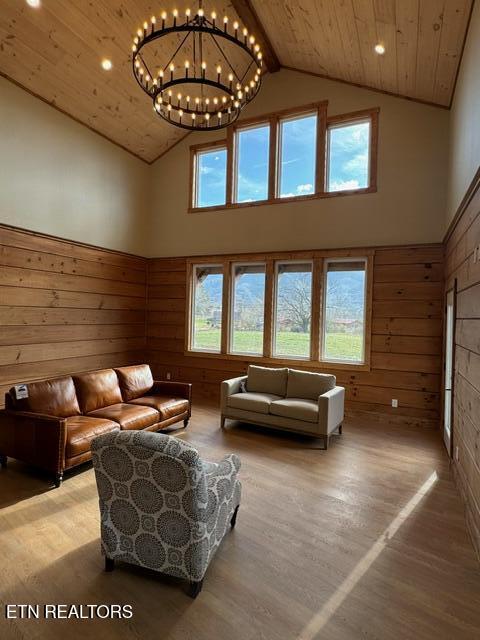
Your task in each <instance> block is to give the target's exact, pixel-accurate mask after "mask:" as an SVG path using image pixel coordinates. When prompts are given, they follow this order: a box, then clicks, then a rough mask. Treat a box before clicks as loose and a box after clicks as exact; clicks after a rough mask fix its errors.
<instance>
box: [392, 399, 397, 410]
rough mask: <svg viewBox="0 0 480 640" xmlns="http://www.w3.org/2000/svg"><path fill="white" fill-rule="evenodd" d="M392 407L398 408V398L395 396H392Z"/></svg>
mask: <svg viewBox="0 0 480 640" xmlns="http://www.w3.org/2000/svg"><path fill="white" fill-rule="evenodd" d="M392 407H393V408H394V409H398V400H397V399H396V398H392Z"/></svg>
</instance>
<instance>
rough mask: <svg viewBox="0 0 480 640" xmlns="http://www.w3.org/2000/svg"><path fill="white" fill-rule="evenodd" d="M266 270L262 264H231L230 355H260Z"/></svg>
mask: <svg viewBox="0 0 480 640" xmlns="http://www.w3.org/2000/svg"><path fill="white" fill-rule="evenodd" d="M265 269H266V268H265V264H261V263H257V264H252V263H247V264H234V265H232V293H231V300H232V311H231V321H230V353H237V354H249V355H257V356H261V355H262V354H263V327H264V321H265V317H264V316H265Z"/></svg>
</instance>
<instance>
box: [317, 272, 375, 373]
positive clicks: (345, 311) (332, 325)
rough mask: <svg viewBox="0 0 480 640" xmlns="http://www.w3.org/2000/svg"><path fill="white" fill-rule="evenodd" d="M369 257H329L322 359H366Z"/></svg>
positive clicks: (349, 360)
mask: <svg viewBox="0 0 480 640" xmlns="http://www.w3.org/2000/svg"><path fill="white" fill-rule="evenodd" d="M365 299H366V261H365V260H358V259H357V260H326V262H325V294H324V314H323V316H324V322H323V340H322V345H323V346H322V360H327V361H330V362H346V363H348V362H352V363H357V364H358V363H362V362H364V361H365V308H366V304H365Z"/></svg>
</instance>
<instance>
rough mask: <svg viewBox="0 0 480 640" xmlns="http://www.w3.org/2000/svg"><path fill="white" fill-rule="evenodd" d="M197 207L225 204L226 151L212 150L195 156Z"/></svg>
mask: <svg viewBox="0 0 480 640" xmlns="http://www.w3.org/2000/svg"><path fill="white" fill-rule="evenodd" d="M197 173H198V178H197V202H196V206H197V207H213V206H215V205H219V204H225V195H226V191H227V150H226V149H212V150H210V151H204V152H202V153H199V154H198V156H197Z"/></svg>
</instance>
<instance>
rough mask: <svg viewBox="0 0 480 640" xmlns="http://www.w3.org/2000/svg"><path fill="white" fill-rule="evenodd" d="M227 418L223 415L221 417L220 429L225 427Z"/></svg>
mask: <svg viewBox="0 0 480 640" xmlns="http://www.w3.org/2000/svg"><path fill="white" fill-rule="evenodd" d="M225 420H226V418H224V417H223V416H222V417H221V418H220V429H225Z"/></svg>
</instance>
